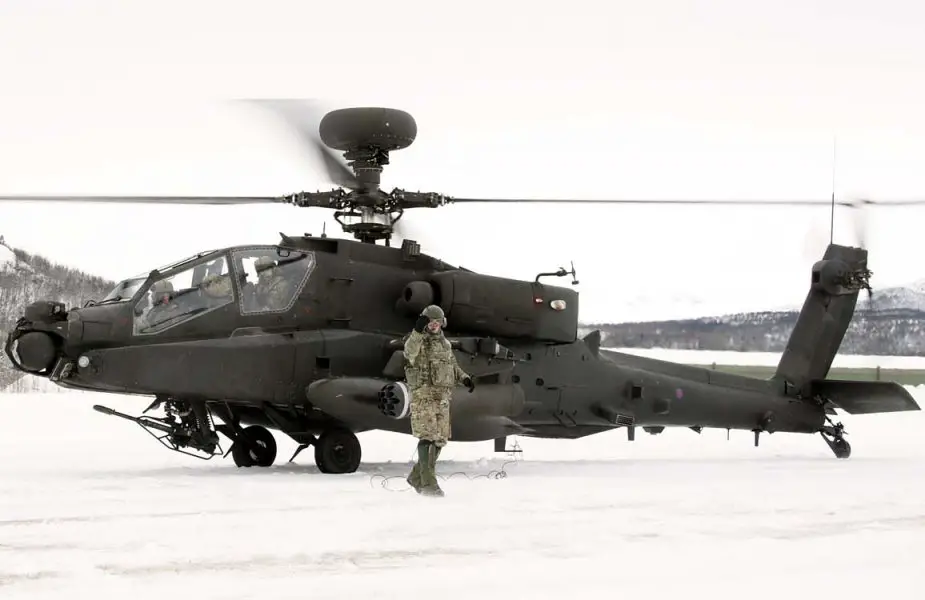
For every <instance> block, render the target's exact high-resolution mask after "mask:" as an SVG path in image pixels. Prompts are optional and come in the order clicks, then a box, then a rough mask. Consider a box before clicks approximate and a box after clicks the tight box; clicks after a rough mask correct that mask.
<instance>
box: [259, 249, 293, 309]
mask: <svg viewBox="0 0 925 600" xmlns="http://www.w3.org/2000/svg"><path fill="white" fill-rule="evenodd" d="M254 268H255V269H256V270H257V286H256V288H257V289H256V290H255V292H256V297H257V303H258V304H259V305H260V308H262V309H263V310H282V309H284V308H286V305H287V304H289V300H291V299H292V292H291V289H290V286H289V282H288V281H286V279H285V278H283V276H282V275H281V274H280V272H279V267H278V266H277V264H276V263H275V262H273V259H272V258H270V257H269V256H261V257H260V258H258V259H257V260H256V261H254Z"/></svg>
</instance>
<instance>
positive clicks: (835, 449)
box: [819, 417, 851, 458]
mask: <svg viewBox="0 0 925 600" xmlns="http://www.w3.org/2000/svg"><path fill="white" fill-rule="evenodd" d="M825 420H826V421H828V422H829V424H828V425H825V426H824V427H823V428H822V429H821V430H820V431H819V435H821V436H822V439H823V440H825V443H826V444H828V446H829V448H831V450H832V453H833V454H835V458H848V457H849V456H851V444H849V443H848V442H847V441H846V440H845V437H844V436H845V426H844V425H842V424H841V423H832V419H830V418H829V417H826V418H825Z"/></svg>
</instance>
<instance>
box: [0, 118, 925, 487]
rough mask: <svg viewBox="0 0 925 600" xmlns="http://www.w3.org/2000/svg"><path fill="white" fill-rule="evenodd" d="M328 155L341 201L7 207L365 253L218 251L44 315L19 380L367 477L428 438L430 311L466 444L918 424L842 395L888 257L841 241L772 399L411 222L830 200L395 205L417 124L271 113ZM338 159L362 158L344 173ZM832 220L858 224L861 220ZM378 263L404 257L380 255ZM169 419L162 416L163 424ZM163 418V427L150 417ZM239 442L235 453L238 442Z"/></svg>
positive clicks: (872, 386)
mask: <svg viewBox="0 0 925 600" xmlns="http://www.w3.org/2000/svg"><path fill="white" fill-rule="evenodd" d="M264 105H265V106H269V107H270V108H271V110H273V111H275V112H276V114H279V115H281V116H283V117H284V120H285V121H286V122H287V123H288V124H290V125H292V126H293V127H295V130H296V131H297V133H298V134H299V136H300V137H301V138H302V139H303V141H304V142H305V143H306V144H308V145H309V147H310V148H311V149H312V151H314V152H317V153H318V154H319V155H320V157H321V159H322V162H323V164H324V166H325V169H326V171H327V174H328V176H329V177H330V179H331V180H332V181H333V182H334V183H335V184H336V185H337V186H338V187H336V188H335V189H333V190H330V191H318V192H298V193H294V194H288V195H283V196H267V197H201V196H199V197H163V196H118V197H117V196H102V197H100V196H96V197H88V196H38V195H35V196H22V195H19V196H2V197H0V200H5V201H75V202H119V203H133V202H146V203H162V202H170V203H186V204H248V203H285V204H291V205H293V206H296V207H315V208H324V209H330V210H334V211H335V212H334V217H335V219H336V220H337V222H338V223H339V224H340V225H341V227H342V229H343V231H344V232H345V233H346V234H350V235H351V236H352V237H353V238H354V239H349V238H347V237H344V238H336V237H329V236H327V235H321V236H313V235H310V234H304V235H291V234H285V233H280V239H279V241H278V243H275V244H266V245H246V246H233V247H227V248H220V249H216V250H212V251H208V252H201V253H198V254H196V255H194V256H190V257H188V258H185V259H183V260H180V261H178V262H175V263H173V264H169V265H166V266H164V267H160V268H157V269H154V270H152V271H150V272H149V273H146V274H141V275H138V276H136V277H131V278H128V279H125V280H124V281H121V282H119V283H118V284H117V285H116V287H115V288H114V289H113V290H112V291H111V292H110V293H109V294H108V295H107V296H106V297H104V298H102V299H100V300H98V301H90V302H88V303H86V305H84V306H81V307H66V306H65V305H64V304H63V303H61V302H58V301H56V300H54V299H49V300H38V301H35V302H33V303H32V304H30V305H29V306H27V307H25V309H24V314H23V316H22V317H21V318H20V319H19V320H18V322H17V323H16V326H15V328H14V329H13V330H12V331H11V332H10V333H9V335H8V337H7V340H6V341H5V344H4V352H5V354H6V356H7V357H8V358H9V360H10V361H11V362H12V364H13V366H14V367H15V368H16V369H19V370H20V371H22V372H25V373H28V374H31V375H35V376H40V377H45V378H47V379H49V380H50V381H52V382H54V383H55V384H57V385H59V386H62V387H65V388H71V389H78V390H92V391H97V392H108V393H114V394H129V395H138V396H143V397H148V398H152V397H153V401H152V402H151V403H150V405H149V406H148V407H147V408H146V409H145V410H144V411H143V412H142V413H141V415H140V416H132V415H128V414H125V413H121V412H118V411H115V410H112V409H110V408H107V407H104V406H99V405H97V406H94V407H93V408H94V409H96V410H97V411H100V412H102V413H104V414H107V415H113V416H117V417H121V418H124V419H127V420H130V421H132V422H134V423H136V424H138V425H140V426H141V427H142V428H144V429H145V430H146V431H148V433H150V434H151V435H152V436H154V437H155V438H156V439H157V440H158V441H159V442H160V443H162V444H163V445H164V446H166V447H167V448H169V449H171V450H174V451H177V452H182V453H185V454H189V455H191V456H196V457H199V458H203V459H210V458H213V457H216V456H227V455H228V454H231V456H232V459H233V461H234V463H235V464H236V465H237V466H239V467H269V466H271V465H272V464H274V462H275V461H276V459H277V442H276V438H275V437H274V434H273V433H272V431H271V430H275V431H278V432H280V433H281V434H283V435H286V436H288V437H289V438H291V439H292V440H294V442H295V443H297V444H298V448H297V450H296V452H295V454H294V455H293V456H292V457H291V458H290V461H291V460H294V459H295V458H296V456H297V455H298V454H299V453H300V452H301V451H302V450H304V449H306V448H309V447H313V448H314V459H315V462H316V464H317V466H318V469H319V471H321V472H322V473H330V474H335V473H351V472H354V471H356V470H357V469H358V468H359V466H360V464H361V460H362V449H361V445H360V441H359V439H358V437H357V434H358V433H361V432H365V431H371V430H385V431H392V432H398V433H404V434H410V432H411V427H410V420H409V413H410V400H411V396H410V393H409V390H408V388H407V386H406V384H405V383H404V368H403V366H404V356H403V351H402V348H403V337H404V336H405V335H406V334H407V333H408V332H409V331H410V330H411V328H412V327H413V324H414V321H415V320H416V318H417V316H418V315H419V314H420V313H421V311H422V309H423V308H424V307H426V306H427V305H430V304H437V305H439V306H440V307H442V308H443V310H444V311H445V314H446V316H447V319H448V325H447V328H446V335H447V336H448V338H449V339H450V340H451V343H452V346H453V349H454V352H455V353H456V356H457V359H458V361H459V364H460V365H461V366H462V367H463V368H464V369H465V370H466V371H467V372H468V373H469V374H471V376H472V378H473V381H474V383H475V388H474V390H472V391H470V390H466V389H460V390H458V391H456V392H454V396H453V400H452V403H451V419H452V439H453V441H456V442H480V441H490V440H493V441H494V449H495V451H499V452H500V451H505V450H506V440H507V438H508V437H509V436H513V435H517V436H527V437H539V438H558V439H575V438H581V437H584V436H588V435H593V434H596V433H600V432H605V431H610V430H613V429H617V428H623V429H625V430H626V431H627V436H628V439H629V440H633V439H635V431H636V428H637V427H642V428H643V430H644V431H646V432H648V433H651V434H657V433H660V432H661V431H663V430H664V429H665V428H666V427H684V428H691V429H693V430H695V431H698V432H699V431H700V430H701V429H702V428H722V429H727V430H730V429H735V430H747V431H751V432H754V443H755V445H756V446H757V445H758V443H759V435H760V434H761V433H764V432H767V433H774V432H789V433H801V434H817V433H818V434H820V435H821V436H822V438H823V439H824V441H825V442H826V444H828V446H829V447H830V449H831V450H832V452H833V454H834V455H835V456H836V457H837V458H847V457H849V456H850V453H851V447H850V445H849V444H848V442H847V441H846V440H845V437H844V436H845V431H844V427H843V425H842V424H841V423H835V422H834V421H833V419H832V416H834V415H836V414H837V413H836V412H835V410H836V409H841V410H843V411H845V412H847V413H850V414H870V413H882V412H892V411H910V410H919V406H918V405H917V404H916V402H915V400H914V399H913V398H912V396H911V395H910V394H909V392H908V391H906V390H905V389H904V388H903V387H902V386H901V385H899V384H897V383H895V382H886V381H876V382H861V381H840V380H832V379H828V378H827V375H828V372H829V369H830V367H831V364H832V360H833V358H834V357H835V355H836V353H837V352H838V349H839V345H840V343H841V341H842V338H843V336H844V334H845V331H846V329H847V327H848V325H849V323H850V321H851V319H852V316H853V314H854V311H855V307H856V303H857V300H858V296H859V293H860V292H861V291H862V290H866V291H867V292H868V293H870V292H871V287H870V283H869V279H870V276H871V272H870V270H869V269H868V265H867V258H868V254H867V250H866V249H863V248H855V247H851V246H846V245H839V244H835V243H834V242H830V243H829V245H828V247H827V249H826V250H825V252H824V254H823V256H822V257H821V259H820V260H819V261H818V262H816V263H815V264H814V265H813V266H812V269H811V272H810V273H809V275H810V277H809V281H808V282H807V284H808V291H807V295H806V297H805V301H804V303H803V307H802V310H801V311H800V313H799V316H798V319H797V321H796V324H795V327H794V329H793V332H792V335H791V336H790V339H789V340H788V342H787V344H786V349H785V351H784V352H783V354H782V356H781V358H780V362H779V364H778V366H777V370H776V373H775V374H774V375H773V376H772V377H770V378H769V379H767V380H763V379H756V378H750V377H745V376H741V375H736V374H730V373H723V372H717V371H714V370H708V369H704V368H700V367H695V366H689V365H683V364H677V363H673V362H668V361H662V360H656V359H651V358H643V357H638V356H634V355H630V354H624V353H619V352H610V351H602V350H601V335H600V332H599V331H594V332H591V333H589V334H587V335H584V336H583V337H579V324H578V305H579V294H578V292H577V291H575V290H574V289H572V288H571V287H567V286H565V285H553V284H551V283H548V281H543V280H544V279H547V280H548V278H550V277H560V278H561V277H569V276H570V277H571V284H572V285H575V284H577V283H578V281H577V279H576V272H575V269H574V266H572V267H571V268H570V269H568V270H567V269H565V268H564V267H562V268H559V269H558V270H554V271H550V272H546V273H539V274H538V275H536V276H535V277H534V278H532V279H524V280H519V279H511V278H504V277H498V276H493V275H490V274H484V273H478V272H474V271H471V270H468V269H465V268H461V267H458V266H454V265H451V264H447V263H446V262H444V261H442V260H441V259H440V258H438V257H436V256H431V255H429V254H426V253H424V252H422V249H421V247H420V244H418V243H417V242H415V241H413V240H410V239H404V240H403V241H402V243H401V245H400V246H398V247H393V246H392V245H391V238H392V235H393V233H394V232H395V227H396V223H397V222H398V221H399V220H400V219H401V218H402V216H403V214H404V212H405V211H407V210H410V209H412V208H414V209H418V208H438V207H441V206H445V205H447V204H451V203H498V202H544V203H553V202H561V203H581V202H584V203H652V202H661V203H665V202H671V203H676V204H690V203H699V204H707V203H710V204H717V205H723V204H742V203H746V204H775V205H776V204H780V205H785V204H791V205H792V204H821V203H825V204H828V203H829V201H828V200H803V201H770V200H769V201H762V200H746V201H725V200H715V201H714V200H698V201H688V200H677V201H667V200H666V201H651V200H630V199H613V200H568V199H487V198H457V197H450V196H446V195H443V194H439V193H432V192H412V191H407V190H403V189H398V188H395V189H393V190H392V191H391V192H388V193H386V192H385V191H383V190H382V189H380V175H381V173H382V171H383V168H384V166H386V165H388V164H389V161H390V155H391V153H393V152H396V151H399V150H401V149H404V148H407V147H408V146H409V145H411V144H412V142H414V141H415V139H416V137H417V124H416V122H415V120H414V118H413V117H412V116H411V115H410V114H409V113H407V112H404V111H402V110H399V109H391V108H380V107H360V108H344V109H338V110H334V111H331V112H328V113H327V114H325V115H324V117H323V118H322V119H321V121H320V124H319V125H318V126H317V129H315V130H313V129H312V128H311V127H309V126H307V125H305V123H304V122H303V121H301V120H300V119H299V118H297V114H298V110H299V108H298V105H293V104H292V103H279V102H276V103H272V102H266V103H264ZM335 151H339V152H341V153H342V156H343V159H341V158H340V157H338V156H337V154H336V153H335ZM831 204H832V206H833V209H834V206H835V205H836V204H842V205H848V206H853V204H847V203H843V202H838V203H836V202H835V199H834V196H833V198H832V200H831ZM378 242H383V243H382V244H379V243H378ZM153 411H157V412H158V413H160V412H162V413H163V416H155V413H154V412H153ZM149 413H152V414H149ZM219 434H221V435H222V436H224V437H226V438H227V439H228V440H230V447H229V449H228V450H227V451H225V450H223V449H222V444H221V438H220V436H219Z"/></svg>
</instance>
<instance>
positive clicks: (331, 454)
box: [315, 429, 363, 473]
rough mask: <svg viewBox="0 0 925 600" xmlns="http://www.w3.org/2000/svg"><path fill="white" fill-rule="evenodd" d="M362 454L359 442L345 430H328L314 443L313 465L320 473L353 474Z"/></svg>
mask: <svg viewBox="0 0 925 600" xmlns="http://www.w3.org/2000/svg"><path fill="white" fill-rule="evenodd" d="M362 454H363V453H362V450H361V448H360V440H358V439H357V436H355V435H353V432H352V431H347V430H346V429H329V430H328V431H325V432H324V433H322V434H321V436H320V437H319V438H318V440H317V441H316V442H315V464H317V465H318V470H319V471H321V472H322V473H353V472H354V471H356V470H357V468H358V467H359V466H360V459H361V458H362Z"/></svg>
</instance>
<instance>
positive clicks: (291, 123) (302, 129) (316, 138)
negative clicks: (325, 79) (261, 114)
mask: <svg viewBox="0 0 925 600" xmlns="http://www.w3.org/2000/svg"><path fill="white" fill-rule="evenodd" d="M244 102H247V103H248V104H252V105H255V106H259V107H261V108H262V109H264V110H267V111H269V112H270V113H272V114H273V115H274V116H275V117H276V118H278V119H280V120H281V121H282V122H283V124H284V125H286V126H287V127H289V128H290V129H292V130H293V131H294V132H295V133H296V134H297V135H298V137H299V140H300V141H301V142H302V145H303V146H304V147H305V148H306V149H307V150H309V151H310V152H314V153H316V154H317V155H318V156H320V157H321V162H322V163H323V164H324V168H325V171H326V172H327V175H328V177H329V178H330V180H331V182H333V183H334V185H337V186H340V187H344V188H347V189H350V190H360V189H362V188H363V186H362V185H361V184H360V183H359V182H358V181H357V178H356V176H355V175H354V174H353V172H352V171H351V170H350V168H349V167H347V165H346V164H344V163H343V162H342V161H341V160H340V159H339V158H338V157H337V155H336V154H334V152H333V151H332V150H331V149H330V148H328V147H327V146H325V145H324V142H322V141H321V136H320V135H319V133H318V125H319V123H320V122H321V118H320V111H319V110H317V109H316V108H315V107H313V106H312V105H311V104H308V103H307V102H305V101H302V100H287V99H252V100H244Z"/></svg>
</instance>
